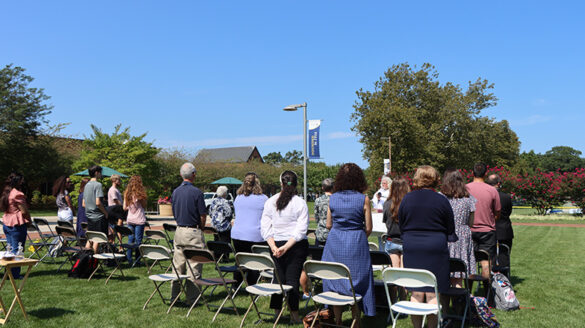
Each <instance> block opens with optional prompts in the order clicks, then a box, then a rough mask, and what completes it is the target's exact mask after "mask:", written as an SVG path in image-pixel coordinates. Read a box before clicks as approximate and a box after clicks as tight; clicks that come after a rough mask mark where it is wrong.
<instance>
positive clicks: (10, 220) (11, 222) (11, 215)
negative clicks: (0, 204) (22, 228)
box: [2, 188, 27, 227]
mask: <svg viewBox="0 0 585 328" xmlns="http://www.w3.org/2000/svg"><path fill="white" fill-rule="evenodd" d="M18 205H24V206H26V196H25V195H24V194H23V193H22V191H19V190H18V189H16V188H12V190H10V194H9V195H8V210H7V211H6V212H5V213H4V216H3V217H2V222H3V223H4V225H6V226H9V227H14V226H17V225H23V224H26V222H27V220H25V219H24V217H23V216H22V212H21V211H20V208H18Z"/></svg>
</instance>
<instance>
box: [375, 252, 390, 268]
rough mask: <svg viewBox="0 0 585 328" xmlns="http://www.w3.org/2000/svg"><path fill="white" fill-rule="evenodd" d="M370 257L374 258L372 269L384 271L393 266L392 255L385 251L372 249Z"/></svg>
mask: <svg viewBox="0 0 585 328" xmlns="http://www.w3.org/2000/svg"><path fill="white" fill-rule="evenodd" d="M370 259H371V260H372V269H374V271H382V270H384V269H386V268H387V267H391V266H392V260H391V259H390V255H388V253H386V252H384V251H377V250H370Z"/></svg>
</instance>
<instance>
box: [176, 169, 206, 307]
mask: <svg viewBox="0 0 585 328" xmlns="http://www.w3.org/2000/svg"><path fill="white" fill-rule="evenodd" d="M196 172H197V170H195V166H193V164H191V163H185V164H183V165H182V166H181V177H182V178H183V183H181V185H180V186H178V187H177V189H175V190H174V191H173V195H172V196H171V199H172V203H173V215H174V217H175V221H177V231H176V232H175V238H174V245H175V252H174V256H173V263H174V265H175V268H177V270H178V271H179V274H188V275H190V277H189V280H187V282H186V290H185V292H186V293H187V301H186V303H187V305H191V304H193V302H195V299H197V296H199V295H198V292H197V288H196V287H195V285H194V283H193V282H194V281H195V279H198V278H199V277H201V269H202V266H201V264H197V265H195V267H193V272H194V273H195V276H192V275H191V272H190V271H189V269H188V268H187V265H188V264H187V260H186V259H185V255H184V254H183V249H186V248H205V238H204V237H203V230H202V228H203V227H205V220H206V218H207V209H206V208H205V201H204V198H203V193H202V192H201V190H199V188H197V187H195V186H194V185H193V180H195V174H196ZM180 291H181V286H180V282H179V281H173V282H172V288H171V300H174V299H175V298H177V296H178V295H179V292H180Z"/></svg>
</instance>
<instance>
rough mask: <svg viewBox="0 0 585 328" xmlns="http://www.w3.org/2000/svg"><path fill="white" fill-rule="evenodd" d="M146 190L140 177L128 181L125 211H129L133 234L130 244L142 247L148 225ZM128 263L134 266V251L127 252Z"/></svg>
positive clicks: (128, 218)
mask: <svg viewBox="0 0 585 328" xmlns="http://www.w3.org/2000/svg"><path fill="white" fill-rule="evenodd" d="M145 208H146V190H145V189H144V185H143V184H142V178H141V177H140V176H139V175H133V176H132V177H131V178H130V181H128V187H127V188H126V191H124V210H125V211H126V210H127V211H128V217H127V221H128V227H129V228H130V230H132V232H133V234H132V235H130V236H128V243H129V244H135V245H140V244H141V243H142V237H143V235H144V226H145V225H146V215H145V214H144V209H145ZM126 258H127V259H128V263H130V264H132V250H131V249H128V250H127V251H126Z"/></svg>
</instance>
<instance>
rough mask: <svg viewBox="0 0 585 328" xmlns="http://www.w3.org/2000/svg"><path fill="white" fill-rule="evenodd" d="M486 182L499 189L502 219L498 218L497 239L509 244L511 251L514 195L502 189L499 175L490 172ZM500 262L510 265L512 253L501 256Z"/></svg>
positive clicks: (501, 242)
mask: <svg viewBox="0 0 585 328" xmlns="http://www.w3.org/2000/svg"><path fill="white" fill-rule="evenodd" d="M485 182H486V183H487V184H489V185H491V186H493V187H495V188H496V189H498V194H499V195H500V204H501V205H502V210H501V212H500V219H499V220H496V239H497V240H498V244H500V245H501V244H504V245H507V246H508V247H509V248H510V252H511V251H512V239H514V230H512V221H510V214H512V197H510V195H508V194H506V193H505V192H503V191H502V190H501V189H500V188H501V187H502V178H500V176H499V175H497V174H490V175H489V176H488V178H487V180H486V181H485ZM502 255H503V254H502ZM499 262H500V265H503V266H509V265H510V254H507V256H500V257H499Z"/></svg>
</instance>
